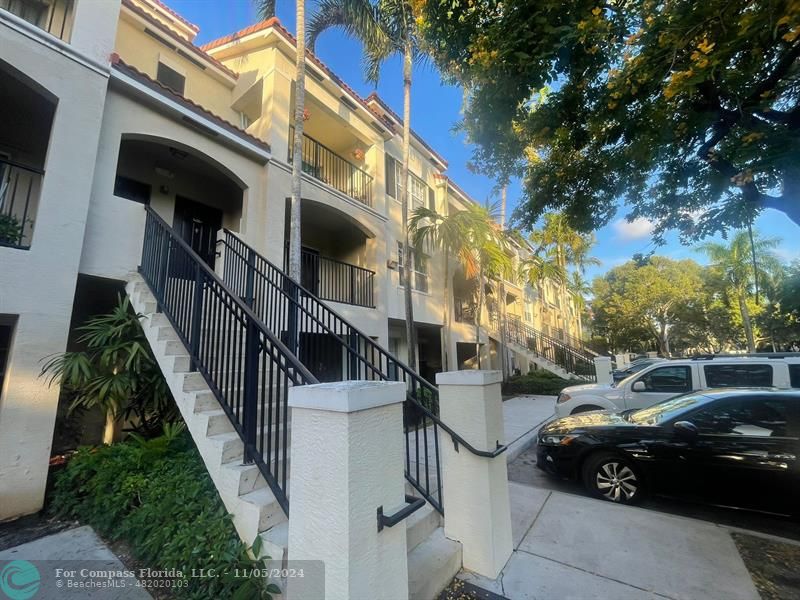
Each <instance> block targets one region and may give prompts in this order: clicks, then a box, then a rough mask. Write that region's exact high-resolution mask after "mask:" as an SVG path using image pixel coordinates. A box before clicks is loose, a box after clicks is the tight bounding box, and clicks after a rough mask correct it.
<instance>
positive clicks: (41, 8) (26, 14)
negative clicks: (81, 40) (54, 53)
mask: <svg viewBox="0 0 800 600" xmlns="http://www.w3.org/2000/svg"><path fill="white" fill-rule="evenodd" d="M74 5H75V2H74V0H0V8H2V9H4V10H7V11H8V12H10V13H11V14H13V15H16V16H18V17H19V18H20V19H24V20H25V21H27V22H28V23H32V24H33V25H36V26H37V27H38V28H39V29H44V30H45V31H46V32H47V33H49V34H52V35H54V36H56V37H57V38H59V39H62V40H64V41H65V42H67V41H69V38H70V35H71V34H72V13H73V9H74Z"/></svg>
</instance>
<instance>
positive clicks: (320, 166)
mask: <svg viewBox="0 0 800 600" xmlns="http://www.w3.org/2000/svg"><path fill="white" fill-rule="evenodd" d="M293 146H294V127H290V128H289V156H288V159H289V162H292V158H293V156H292V154H293V153H292V148H293ZM303 172H304V173H307V174H308V175H311V176H312V177H314V178H315V179H319V180H320V181H321V182H323V183H327V184H328V185H329V186H331V187H333V188H335V189H337V190H339V191H340V192H342V193H343V194H347V195H348V196H350V197H351V198H353V199H355V200H358V201H359V202H361V203H363V204H366V205H367V206H372V176H371V175H370V174H369V173H367V172H366V171H364V170H363V169H360V168H359V167H357V166H355V165H354V164H352V163H351V162H349V161H348V160H346V159H344V158H342V157H341V156H339V155H338V154H336V153H335V152H334V151H333V150H331V149H330V148H327V147H325V146H323V145H322V144H320V143H319V142H318V141H317V140H315V139H314V138H312V137H309V136H307V135H305V134H303Z"/></svg>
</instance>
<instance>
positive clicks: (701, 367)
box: [556, 353, 800, 417]
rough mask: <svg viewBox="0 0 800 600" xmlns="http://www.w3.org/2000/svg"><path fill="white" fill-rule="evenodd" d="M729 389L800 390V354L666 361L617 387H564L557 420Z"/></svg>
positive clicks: (557, 407) (650, 367)
mask: <svg viewBox="0 0 800 600" xmlns="http://www.w3.org/2000/svg"><path fill="white" fill-rule="evenodd" d="M725 387H776V388H784V389H786V388H800V354H794V353H793V354H791V355H787V354H775V355H773V356H769V355H763V356H753V355H751V356H741V357H738V356H707V357H705V356H704V357H698V358H692V359H677V360H664V361H660V362H657V363H655V364H653V365H650V366H649V367H647V368H645V369H643V370H641V371H639V372H638V373H634V374H633V375H631V376H629V377H627V378H625V379H623V380H622V381H620V382H619V383H617V384H599V383H593V384H587V385H575V386H572V387H568V388H564V390H563V391H562V392H561V393H560V394H559V395H558V399H557V400H556V416H559V417H565V416H567V415H574V414H576V413H581V412H587V411H590V410H612V411H618V410H625V409H628V408H645V407H648V406H652V405H653V404H656V403H658V402H661V401H662V400H667V399H669V398H672V397H674V396H679V395H680V394H685V393H687V392H691V391H694V390H704V389H710V388H725Z"/></svg>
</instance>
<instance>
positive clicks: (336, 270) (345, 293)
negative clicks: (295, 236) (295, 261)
mask: <svg viewBox="0 0 800 600" xmlns="http://www.w3.org/2000/svg"><path fill="white" fill-rule="evenodd" d="M285 262H286V264H285V265H284V268H285V270H286V271H288V270H289V253H288V246H287V249H286V257H285ZM300 268H301V281H300V285H302V286H303V287H304V288H305V289H307V290H308V291H309V292H311V293H312V294H314V295H315V296H318V297H319V298H321V299H322V300H329V301H331V302H341V303H342V304H352V305H354V306H364V307H367V308H375V295H374V294H375V292H374V289H375V272H374V271H370V270H369V269H365V268H363V267H359V266H357V265H351V264H350V263H346V262H344V261H341V260H337V259H335V258H330V257H327V256H321V255H320V253H319V252H317V251H315V250H311V249H309V248H303V250H302V253H301V255H300Z"/></svg>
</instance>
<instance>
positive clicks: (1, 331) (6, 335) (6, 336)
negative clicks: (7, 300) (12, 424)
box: [0, 317, 14, 394]
mask: <svg viewBox="0 0 800 600" xmlns="http://www.w3.org/2000/svg"><path fill="white" fill-rule="evenodd" d="M0 319H3V317H0ZM13 333H14V325H13V323H12V322H9V321H7V320H0V394H2V393H3V380H4V379H5V376H6V366H7V363H8V354H9V351H10V348H11V336H12V334H13Z"/></svg>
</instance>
